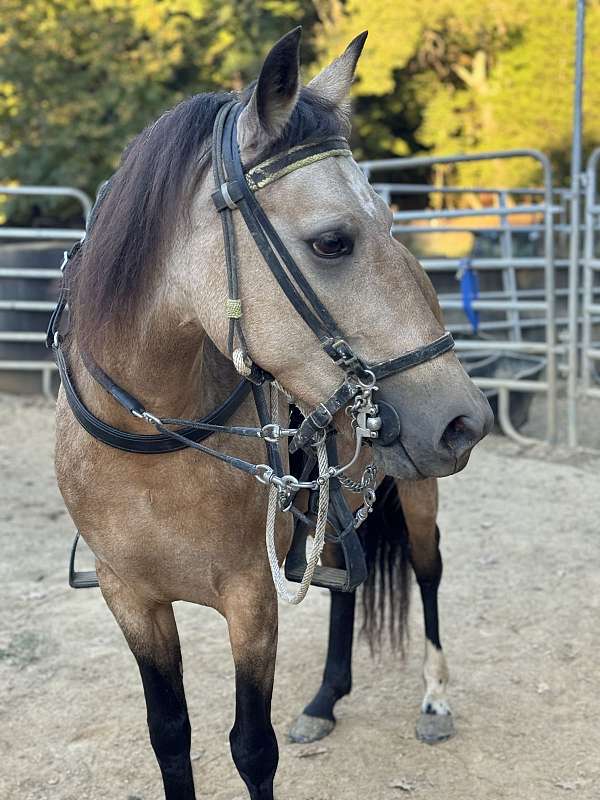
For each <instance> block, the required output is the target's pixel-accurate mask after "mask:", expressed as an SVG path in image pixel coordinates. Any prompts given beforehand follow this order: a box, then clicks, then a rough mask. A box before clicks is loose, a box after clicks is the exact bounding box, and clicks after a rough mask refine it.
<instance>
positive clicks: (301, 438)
mask: <svg viewBox="0 0 600 800" xmlns="http://www.w3.org/2000/svg"><path fill="white" fill-rule="evenodd" d="M358 389H359V387H358V385H357V384H356V383H353V382H351V381H349V380H345V381H344V382H343V383H342V385H341V386H340V387H339V389H338V390H337V391H336V392H335V393H334V394H332V395H331V397H330V398H329V399H328V400H326V401H325V402H324V403H320V404H319V405H318V406H317V407H316V408H315V410H314V411H313V412H312V413H311V414H309V415H308V416H307V417H305V418H304V421H303V422H302V424H301V425H300V427H299V428H298V430H297V432H296V434H295V436H294V438H293V439H292V441H291V442H290V453H295V452H296V451H297V450H299V449H301V448H302V447H306V445H307V444H308V443H309V442H310V441H311V440H312V439H313V437H315V436H316V435H317V434H318V433H321V432H323V431H325V430H326V429H327V427H328V426H329V425H330V424H331V421H332V419H333V417H334V416H335V414H337V412H338V411H340V410H341V409H342V408H344V406H346V405H347V404H348V403H349V402H350V400H352V398H353V397H354V396H355V395H356V394H357V393H358Z"/></svg>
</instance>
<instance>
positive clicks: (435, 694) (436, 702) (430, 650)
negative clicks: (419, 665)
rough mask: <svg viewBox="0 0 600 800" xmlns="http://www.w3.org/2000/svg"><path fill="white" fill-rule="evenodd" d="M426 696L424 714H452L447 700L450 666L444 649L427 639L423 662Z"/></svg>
mask: <svg viewBox="0 0 600 800" xmlns="http://www.w3.org/2000/svg"><path fill="white" fill-rule="evenodd" d="M423 680H424V682H425V697H424V698H423V703H422V704H421V711H422V712H423V713H424V714H440V715H448V714H451V713H452V711H451V710H450V706H449V705H448V701H447V700H446V689H447V688H448V666H447V664H446V657H445V656H444V653H443V651H442V650H438V649H437V647H435V646H434V645H433V644H432V643H431V642H430V641H429V640H426V641H425V661H424V663H423Z"/></svg>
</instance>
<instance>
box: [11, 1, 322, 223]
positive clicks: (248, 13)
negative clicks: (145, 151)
mask: <svg viewBox="0 0 600 800" xmlns="http://www.w3.org/2000/svg"><path fill="white" fill-rule="evenodd" d="M315 20H316V15H315V12H314V9H313V8H312V6H308V7H307V4H306V3H303V2H302V1H301V0H261V1H260V2H250V0H169V2H166V1H164V0H163V1H161V0H157V1H156V2H155V1H154V0H29V2H27V3H22V2H19V0H5V2H4V4H3V6H2V21H1V22H0V76H1V78H0V165H1V170H2V177H1V180H2V182H7V181H18V182H19V183H21V184H28V183H29V184H42V185H60V184H62V185H71V186H76V187H78V188H81V189H84V190H86V191H87V192H89V193H90V194H91V195H94V194H95V191H96V188H97V186H98V185H99V184H100V182H101V181H103V180H105V179H106V178H107V177H108V176H109V175H110V174H111V173H112V172H113V171H114V169H115V168H116V166H117V164H118V161H119V156H120V153H121V151H122V149H123V147H124V146H125V145H126V144H127V142H128V141H129V140H130V139H131V138H132V137H133V136H134V135H135V134H136V133H138V132H139V131H140V130H141V129H142V128H143V127H144V126H145V125H147V124H148V123H149V122H150V121H152V120H153V119H154V118H156V117H157V116H158V115H159V114H160V113H161V112H162V111H164V110H165V109H167V108H169V107H171V106H173V105H174V104H175V103H177V102H179V101H180V100H181V99H183V98H184V97H185V96H188V95H190V94H195V93H197V92H202V91H208V90H220V89H230V88H239V87H240V86H242V85H244V84H245V83H246V82H247V81H249V80H250V79H252V78H253V77H255V75H256V73H257V71H258V69H259V66H260V63H261V60H262V58H263V57H264V55H265V52H266V50H267V49H268V47H269V46H270V45H271V44H272V43H273V41H274V40H275V39H277V38H278V37H279V36H281V35H282V34H283V33H285V32H286V31H287V30H289V29H290V28H291V27H293V26H294V25H296V24H298V23H302V22H303V23H305V25H306V28H307V31H308V37H307V42H306V49H307V51H308V53H307V54H308V57H309V58H310V57H311V42H310V30H311V28H312V26H313V25H314V22H315ZM20 207H21V209H22V211H24V207H23V205H21V206H20ZM17 208H18V206H17ZM74 208H75V207H74V206H72V205H66V206H65V205H61V206H58V207H56V206H55V208H54V212H55V213H57V214H59V215H62V216H65V215H68V214H69V213H70V212H71V211H72V210H74ZM12 213H13V216H14V213H15V211H14V206H13V212H12Z"/></svg>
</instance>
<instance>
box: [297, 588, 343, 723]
mask: <svg viewBox="0 0 600 800" xmlns="http://www.w3.org/2000/svg"><path fill="white" fill-rule="evenodd" d="M355 604H356V593H355V592H351V593H345V592H331V610H330V614H329V643H328V647H327V661H326V662H325V670H324V672H323V681H322V683H321V687H320V689H319V691H318V692H317V694H316V695H315V697H314V698H313V700H312V701H311V702H310V703H309V704H308V705H307V706H306V708H305V709H304V713H305V714H308V716H311V717H321V718H322V719H329V720H334V719H335V717H334V716H333V709H334V706H335V704H336V703H337V701H338V700H339V699H340V698H341V697H344V695H347V694H350V690H351V689H352V641H353V638H354V609H355Z"/></svg>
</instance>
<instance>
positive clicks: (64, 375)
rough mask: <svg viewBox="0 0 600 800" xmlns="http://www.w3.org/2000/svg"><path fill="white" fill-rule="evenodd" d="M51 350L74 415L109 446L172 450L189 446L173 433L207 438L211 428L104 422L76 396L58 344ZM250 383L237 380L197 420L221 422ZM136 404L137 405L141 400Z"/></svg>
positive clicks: (147, 452) (240, 400)
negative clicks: (166, 429)
mask: <svg viewBox="0 0 600 800" xmlns="http://www.w3.org/2000/svg"><path fill="white" fill-rule="evenodd" d="M54 354H55V357H56V363H57V365H58V371H59V374H60V379H61V381H62V384H63V387H64V390H65V395H66V397H67V401H68V403H69V405H70V407H71V410H72V411H73V414H74V416H75V418H76V419H77V421H78V422H79V424H80V425H81V426H82V427H83V428H85V430H86V431H87V432H88V433H89V434H90V435H91V436H93V437H94V438H95V439H98V440H99V441H100V442H103V443H104V444H107V445H109V446H110V447H115V448H116V449H117V450H123V451H125V452H126V453H141V454H144V455H160V454H163V453H174V452H176V451H177V450H183V449H184V448H185V447H189V446H190V445H189V443H188V441H182V440H181V439H178V438H174V436H173V434H176V435H177V436H181V437H185V439H186V440H189V441H191V442H195V443H199V442H202V441H204V440H205V439H207V438H208V437H209V436H210V435H211V434H212V433H213V431H210V430H209V431H206V430H201V429H198V428H192V427H189V428H181V429H179V430H178V431H171V432H170V434H166V433H157V434H139V433H129V432H128V431H122V430H120V429H119V428H115V427H113V426H112V425H108V424H107V423H106V422H103V421H102V420H101V419H99V418H98V417H96V416H95V414H93V413H92V412H91V411H90V410H89V408H87V406H86V405H85V404H84V403H83V401H82V400H81V399H80V398H79V396H78V394H77V391H76V389H75V386H74V384H73V381H72V379H71V376H70V374H69V369H68V365H67V361H66V359H65V355H64V352H63V350H62V348H61V347H56V348H54ZM250 387H251V384H250V383H248V381H241V382H240V383H239V384H238V385H237V386H236V388H235V389H234V391H233V392H232V394H230V395H229V397H228V398H227V400H225V402H224V403H222V404H221V405H220V406H219V407H218V408H216V409H215V410H214V411H212V412H211V413H210V414H208V415H207V416H206V417H204V418H203V419H202V420H199V422H206V423H209V424H213V425H222V424H223V423H225V422H227V420H228V419H230V417H231V416H232V415H233V414H234V413H235V412H236V411H237V410H238V408H239V407H240V406H241V405H242V403H243V402H244V400H245V399H246V397H247V396H248V394H249V393H250ZM139 407H140V408H141V404H140V405H139ZM142 410H143V409H142Z"/></svg>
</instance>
